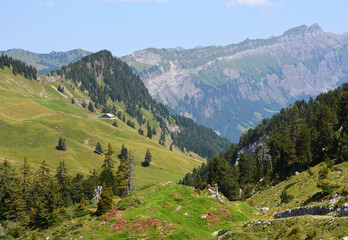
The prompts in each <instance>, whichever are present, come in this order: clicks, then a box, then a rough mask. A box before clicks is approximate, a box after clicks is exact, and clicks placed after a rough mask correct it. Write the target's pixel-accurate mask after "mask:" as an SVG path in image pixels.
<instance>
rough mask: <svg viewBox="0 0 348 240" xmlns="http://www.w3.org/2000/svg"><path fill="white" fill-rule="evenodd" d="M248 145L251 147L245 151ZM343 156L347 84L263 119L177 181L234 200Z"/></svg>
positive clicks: (347, 134) (347, 156)
mask: <svg viewBox="0 0 348 240" xmlns="http://www.w3.org/2000/svg"><path fill="white" fill-rule="evenodd" d="M256 142H258V144H257V145H255V143H256ZM253 144H254V146H253V147H254V150H255V151H254V152H252V151H251V153H252V154H251V155H247V154H244V153H243V152H247V151H248V150H250V148H251V147H252V145H253ZM347 160H348V84H343V85H342V86H341V87H339V88H337V89H335V90H332V91H329V92H327V93H324V94H320V95H319V96H317V97H316V98H315V99H312V98H310V100H309V101H308V102H305V101H303V100H302V101H297V102H296V103H295V104H294V105H293V106H289V107H288V108H285V109H282V110H281V111H280V113H278V114H276V115H275V116H273V117H272V118H271V119H264V120H262V123H260V124H259V125H257V126H256V127H255V128H254V129H250V130H248V131H247V132H246V133H245V134H244V135H243V136H242V137H241V138H240V141H239V144H238V145H237V144H233V145H232V146H231V147H230V148H229V150H228V151H226V152H222V153H221V154H220V156H219V157H213V158H211V159H210V160H209V161H208V163H207V164H203V165H202V166H201V167H200V168H198V169H194V170H193V172H192V173H188V174H187V175H186V177H185V178H184V179H183V180H182V183H183V184H186V185H192V186H195V187H199V188H204V187H205V186H206V185H207V184H211V183H213V182H215V183H219V186H220V188H221V191H222V192H223V193H224V194H225V195H226V196H227V197H228V198H229V199H238V198H240V197H249V196H251V195H252V194H253V193H255V191H257V189H259V188H265V187H266V186H269V185H273V184H275V183H278V182H280V181H282V180H284V179H286V178H287V177H289V176H292V175H294V174H295V173H296V172H301V171H304V170H307V169H308V168H309V167H312V166H315V165H317V164H318V163H321V162H323V161H325V162H326V164H327V166H328V167H329V168H330V167H331V166H332V165H334V164H338V163H342V162H344V161H347ZM324 185H325V186H326V185H327V184H323V186H322V187H324ZM327 187H329V185H327ZM331 187H332V186H331ZM239 188H242V190H243V192H242V196H240V195H239V192H238V191H239Z"/></svg>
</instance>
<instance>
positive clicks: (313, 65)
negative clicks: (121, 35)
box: [122, 24, 348, 142]
mask: <svg viewBox="0 0 348 240" xmlns="http://www.w3.org/2000/svg"><path fill="white" fill-rule="evenodd" d="M347 36H348V33H346V34H342V35H335V34H332V33H327V32H324V31H323V30H322V29H321V28H320V27H319V26H318V25H317V24H314V25H312V26H310V27H307V26H305V25H303V26H300V27H297V28H293V29H290V30H288V31H286V32H285V33H284V34H283V35H281V36H278V37H272V38H269V39H258V40H249V39H247V40H245V41H243V42H241V43H239V44H231V45H228V46H225V47H215V46H211V47H202V48H197V49H187V50H183V49H154V48H151V49H146V50H142V51H138V52H135V53H133V54H131V55H129V56H126V57H124V58H123V59H122V60H124V61H126V62H127V63H128V64H129V65H130V66H132V68H133V70H134V71H135V72H136V73H137V74H139V76H140V78H141V79H142V80H143V82H144V83H145V85H146V87H147V88H148V89H149V92H150V94H151V95H152V96H153V97H155V98H156V99H157V100H159V101H161V102H162V103H164V104H166V105H167V106H169V107H170V109H172V110H173V112H175V113H180V114H182V115H185V116H189V117H191V118H193V119H195V120H196V121H197V122H198V123H201V124H203V125H205V126H208V127H210V128H212V129H214V130H216V131H218V132H219V133H221V135H222V136H224V137H228V138H229V139H230V140H234V141H236V142H237V141H238V139H239V136H240V135H241V133H242V132H243V131H245V130H246V129H248V128H250V127H252V126H254V124H256V123H258V122H259V121H260V120H261V119H262V118H268V117H270V116H271V115H273V114H274V113H275V112H276V111H278V110H279V109H281V108H282V107H284V106H287V105H288V104H290V103H292V102H293V101H294V100H295V99H301V98H307V97H308V96H315V95H318V94H319V93H321V92H325V91H327V90H329V89H333V88H335V87H337V85H339V84H340V83H342V82H345V81H347V79H348V38H347Z"/></svg>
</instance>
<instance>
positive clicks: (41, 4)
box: [39, 1, 56, 7]
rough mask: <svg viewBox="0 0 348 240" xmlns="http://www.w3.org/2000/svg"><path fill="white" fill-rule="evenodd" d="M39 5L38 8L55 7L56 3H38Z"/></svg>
mask: <svg viewBox="0 0 348 240" xmlns="http://www.w3.org/2000/svg"><path fill="white" fill-rule="evenodd" d="M39 5H40V7H55V6H56V2H53V1H48V2H40V3H39Z"/></svg>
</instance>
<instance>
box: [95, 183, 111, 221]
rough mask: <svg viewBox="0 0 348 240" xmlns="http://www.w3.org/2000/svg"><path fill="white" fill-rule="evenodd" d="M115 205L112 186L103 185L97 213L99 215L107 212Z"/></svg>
mask: <svg viewBox="0 0 348 240" xmlns="http://www.w3.org/2000/svg"><path fill="white" fill-rule="evenodd" d="M112 206H113V199H112V190H111V188H110V187H107V186H103V190H102V192H101V195H100V199H99V201H98V208H97V211H96V214H97V215H98V216H100V215H102V214H104V213H106V212H107V211H108V210H109V209H111V208H112Z"/></svg>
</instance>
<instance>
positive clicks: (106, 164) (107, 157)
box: [102, 143, 115, 169]
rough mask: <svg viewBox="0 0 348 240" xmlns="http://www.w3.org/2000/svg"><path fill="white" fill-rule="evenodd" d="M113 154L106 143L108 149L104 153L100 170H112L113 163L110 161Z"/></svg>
mask: <svg viewBox="0 0 348 240" xmlns="http://www.w3.org/2000/svg"><path fill="white" fill-rule="evenodd" d="M113 153H114V150H113V149H112V147H111V145H110V143H108V149H107V150H106V152H105V153H104V155H105V159H104V163H103V165H102V168H110V169H113V168H114V166H115V162H114V160H113V159H112V154H113Z"/></svg>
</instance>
